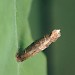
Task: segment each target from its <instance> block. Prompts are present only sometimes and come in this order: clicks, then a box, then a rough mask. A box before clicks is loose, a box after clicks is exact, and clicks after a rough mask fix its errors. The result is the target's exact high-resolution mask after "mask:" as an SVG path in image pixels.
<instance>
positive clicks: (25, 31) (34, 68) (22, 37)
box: [0, 0, 46, 75]
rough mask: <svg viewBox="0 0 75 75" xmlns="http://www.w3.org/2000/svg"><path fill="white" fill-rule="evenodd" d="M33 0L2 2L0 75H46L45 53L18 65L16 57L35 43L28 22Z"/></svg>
mask: <svg viewBox="0 0 75 75" xmlns="http://www.w3.org/2000/svg"><path fill="white" fill-rule="evenodd" d="M31 3H32V0H0V68H1V69H0V75H46V57H45V56H44V54H43V53H39V54H37V55H36V56H34V57H32V58H30V59H28V60H26V61H24V62H22V63H19V65H18V63H17V61H16V58H15V55H16V52H17V51H18V49H19V48H21V49H23V48H25V47H27V46H28V45H29V44H30V43H31V42H33V39H32V36H31V31H30V25H29V21H28V17H29V12H30V7H31Z"/></svg>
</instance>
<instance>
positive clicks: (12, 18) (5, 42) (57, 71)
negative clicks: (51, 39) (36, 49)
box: [0, 0, 75, 75]
mask: <svg viewBox="0 0 75 75" xmlns="http://www.w3.org/2000/svg"><path fill="white" fill-rule="evenodd" d="M53 29H61V35H62V36H61V37H60V38H59V39H58V40H57V41H56V42H55V43H53V44H51V45H50V46H49V48H47V49H46V50H45V51H43V52H40V53H39V54H37V55H35V56H34V57H32V58H30V59H28V60H26V61H24V62H22V63H17V62H16V58H15V55H16V52H17V51H18V49H21V50H23V49H24V48H25V47H27V46H28V45H29V44H31V43H32V42H33V41H34V40H36V39H39V38H40V37H42V36H44V35H45V34H48V33H49V32H51V31H52V30H53ZM74 32H75V0H0V68H1V69H0V75H75V42H74V39H75V33H74Z"/></svg>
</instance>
